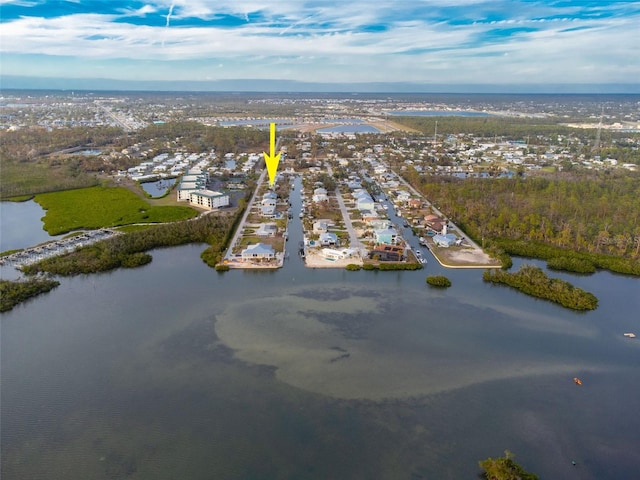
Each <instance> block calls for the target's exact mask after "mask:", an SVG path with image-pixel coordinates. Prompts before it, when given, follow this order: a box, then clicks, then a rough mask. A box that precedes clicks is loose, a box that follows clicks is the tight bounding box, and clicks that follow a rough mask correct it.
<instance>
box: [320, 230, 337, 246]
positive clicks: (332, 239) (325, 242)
mask: <svg viewBox="0 0 640 480" xmlns="http://www.w3.org/2000/svg"><path fill="white" fill-rule="evenodd" d="M337 244H338V236H337V235H336V234H335V233H331V232H326V233H322V234H320V245H321V246H323V247H329V246H333V245H337Z"/></svg>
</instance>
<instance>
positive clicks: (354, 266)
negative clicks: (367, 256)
mask: <svg viewBox="0 0 640 480" xmlns="http://www.w3.org/2000/svg"><path fill="white" fill-rule="evenodd" d="M345 268H346V269H347V270H349V271H350V272H357V271H358V270H361V269H362V266H360V265H358V264H356V263H350V264H349V265H347V266H346V267H345Z"/></svg>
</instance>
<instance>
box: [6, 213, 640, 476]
mask: <svg viewBox="0 0 640 480" xmlns="http://www.w3.org/2000/svg"><path fill="white" fill-rule="evenodd" d="M15 205H17V206H19V207H23V208H11V209H10V210H7V209H5V204H2V216H1V219H2V225H1V226H2V235H3V240H2V242H3V243H2V245H3V249H6V248H9V247H5V245H21V246H28V245H27V244H25V243H29V242H31V243H32V244H35V243H38V242H40V241H42V239H41V232H40V230H41V223H39V222H40V220H39V218H40V217H41V216H42V214H43V212H40V213H34V212H31V210H33V209H34V207H33V206H32V205H30V204H28V203H27V204H15ZM298 206H299V205H298ZM295 207H296V205H294V208H295ZM29 212H30V213H29ZM17 219H21V221H19V222H18V221H16V220H17ZM292 222H293V223H292V225H290V227H289V232H290V240H289V242H288V245H289V246H291V248H290V249H289V252H290V255H289V258H288V260H287V261H286V262H285V266H284V268H283V269H280V270H277V271H271V272H266V271H262V272H257V271H230V272H225V273H217V272H216V271H215V270H213V269H211V268H209V267H207V266H206V265H205V264H204V263H203V262H202V261H201V259H200V258H199V255H200V253H201V252H202V250H203V249H204V248H205V246H204V245H188V246H183V247H176V248H165V249H158V250H155V251H152V252H151V253H152V255H153V262H152V263H150V264H148V265H146V266H144V267H141V268H136V269H120V270H116V271H113V272H107V273H101V274H95V275H88V276H77V277H72V278H61V279H60V281H61V285H60V286H59V287H58V288H57V289H55V290H53V291H51V292H49V293H47V294H44V295H42V296H39V297H37V298H35V299H33V300H30V301H28V302H26V303H24V304H22V305H20V306H18V307H16V308H15V309H14V310H12V311H10V312H7V313H4V314H2V315H1V316H0V322H1V323H0V328H1V332H0V333H1V336H0V342H1V343H0V347H1V349H0V362H1V363H0V367H1V374H2V389H1V391H0V395H1V399H0V400H1V403H0V408H1V422H2V429H1V432H0V435H1V437H0V440H1V447H2V465H1V471H0V473H1V476H2V478H3V479H6V480H14V479H65V480H73V479H87V478H91V479H124V478H127V479H129V478H130V479H143V478H145V479H146V478H150V479H151V478H152V479H170V478H180V479H213V478H216V479H218V478H221V479H262V478H264V479H279V478H282V479H284V478H287V479H288V478H296V479H327V478H340V479H350V478H354V479H356V478H357V479H360V478H372V479H374V478H375V479H377V478H407V479H419V478H425V479H434V478H437V479H465V478H466V479H475V478H477V475H478V473H479V468H478V465H477V463H478V461H479V460H481V459H484V458H486V457H489V456H493V457H496V456H501V455H502V454H503V451H504V450H505V449H509V450H511V451H512V452H514V453H515V455H516V460H517V461H519V462H520V463H522V464H523V465H524V466H525V467H526V468H527V469H529V470H531V471H533V472H535V473H537V474H538V475H539V476H540V478H563V479H573V478H575V479H598V480H602V479H605V480H606V479H611V480H614V479H615V480H618V479H632V478H636V475H637V472H638V471H640V419H639V418H638V415H637V412H638V411H639V410H640V340H637V339H628V338H626V337H624V336H623V333H624V332H628V331H635V332H636V333H638V334H640V315H638V312H639V311H640V295H639V294H640V279H638V278H632V277H627V276H622V275H614V274H611V273H608V272H599V273H597V274H595V275H590V276H576V275H570V274H559V273H557V272H551V273H550V274H551V275H552V276H556V277H562V278H565V279H568V280H569V281H571V282H572V283H573V284H575V285H576V286H579V287H581V288H584V289H586V290H589V291H591V292H592V293H594V294H595V295H596V296H597V297H598V298H599V300H600V304H599V307H598V309H597V310H595V311H592V312H587V313H580V312H574V311H570V310H567V309H564V308H562V307H559V306H557V305H554V304H551V303H549V302H545V301H542V300H536V299H533V298H530V297H528V296H525V295H523V294H520V293H518V292H515V291H514V290H511V289H509V288H506V287H501V286H491V285H487V284H485V283H483V281H482V271H481V270H451V269H444V268H442V267H440V266H439V265H438V264H437V262H436V261H435V259H433V257H431V256H428V257H427V258H428V260H429V262H428V264H427V265H426V268H425V269H424V270H422V271H416V272H365V271H359V272H348V271H346V270H337V269H308V268H305V266H304V264H303V263H302V260H301V259H300V258H299V257H298V256H297V254H296V251H297V245H298V242H299V240H300V239H301V231H300V220H299V219H298V218H297V215H294V219H293V220H292ZM7 225H11V228H10V229H7ZM16 225H17V226H16ZM13 237H15V238H13ZM18 237H21V238H22V240H18ZM524 262H527V263H534V264H538V265H543V264H541V263H540V262H536V261H530V260H524V259H516V265H515V267H514V268H517V267H518V265H520V264H522V263H524ZM437 274H442V275H446V276H447V277H448V278H450V279H451V281H452V284H453V285H452V287H451V288H449V289H446V290H439V289H433V288H431V287H429V286H427V285H426V283H425V277H426V276H427V275H437ZM574 377H579V378H581V379H582V381H583V385H582V386H577V385H576V384H575V383H574V382H573V378H574ZM572 461H573V462H576V465H575V466H574V465H573V464H572Z"/></svg>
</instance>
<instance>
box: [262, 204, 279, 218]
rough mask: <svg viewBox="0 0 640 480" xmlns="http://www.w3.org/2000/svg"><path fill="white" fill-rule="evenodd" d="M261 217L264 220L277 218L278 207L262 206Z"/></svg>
mask: <svg viewBox="0 0 640 480" xmlns="http://www.w3.org/2000/svg"><path fill="white" fill-rule="evenodd" d="M260 216H261V217H262V218H275V216H276V206H275V205H261V206H260Z"/></svg>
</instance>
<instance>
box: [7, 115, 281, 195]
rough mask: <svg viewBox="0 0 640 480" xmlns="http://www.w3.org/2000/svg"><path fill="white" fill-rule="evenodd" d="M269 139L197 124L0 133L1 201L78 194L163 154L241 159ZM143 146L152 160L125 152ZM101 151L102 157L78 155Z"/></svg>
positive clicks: (252, 131)
mask: <svg viewBox="0 0 640 480" xmlns="http://www.w3.org/2000/svg"><path fill="white" fill-rule="evenodd" d="M268 142H269V137H268V133H267V132H265V131H263V130H259V129H253V128H244V127H228V128H227V127H210V126H206V125H203V124H200V123H197V122H167V123H166V124H163V125H151V126H149V127H147V128H144V129H142V130H139V131H138V132H135V133H130V134H128V135H125V134H124V133H123V131H122V130H121V129H119V128H113V127H94V128H84V127H79V128H58V129H53V130H51V131H48V130H46V129H37V128H29V129H20V130H17V131H10V132H7V131H4V132H0V170H1V171H2V176H0V197H1V198H2V199H3V200H4V199H8V198H11V197H15V196H18V195H34V194H38V193H44V192H56V191H60V190H70V189H79V188H85V187H90V186H94V185H98V183H99V180H98V178H97V177H96V174H100V173H102V172H106V173H110V172H112V171H115V170H118V169H126V168H129V167H132V166H134V165H137V164H138V163H140V162H141V161H145V160H148V159H149V158H151V157H152V156H154V155H156V154H160V153H165V152H170V151H174V150H176V149H183V150H187V151H189V152H193V153H202V152H208V151H210V150H211V149H212V148H213V149H215V150H217V151H219V152H234V153H240V152H243V151H247V149H250V148H255V149H258V150H265V149H268V148H269V143H268ZM134 144H137V145H142V146H143V148H144V150H145V151H146V152H147V156H139V157H135V156H130V155H125V154H122V153H121V152H122V150H123V149H125V148H128V147H130V146H132V145H134ZM83 149H99V150H101V152H102V153H101V154H99V155H78V154H77V152H78V151H79V150H83Z"/></svg>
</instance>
